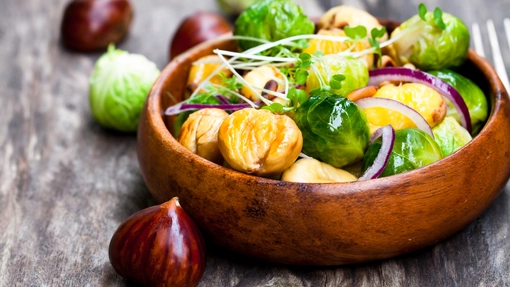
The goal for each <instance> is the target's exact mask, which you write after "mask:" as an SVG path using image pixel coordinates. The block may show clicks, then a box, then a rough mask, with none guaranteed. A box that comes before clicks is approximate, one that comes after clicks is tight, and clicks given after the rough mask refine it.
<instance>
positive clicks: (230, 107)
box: [165, 103, 252, 116]
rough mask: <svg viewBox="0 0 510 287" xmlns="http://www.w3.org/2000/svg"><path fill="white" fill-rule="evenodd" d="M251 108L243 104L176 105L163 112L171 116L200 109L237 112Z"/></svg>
mask: <svg viewBox="0 0 510 287" xmlns="http://www.w3.org/2000/svg"><path fill="white" fill-rule="evenodd" d="M251 107H252V106H251V105H250V104H248V103H243V104H185V103H181V104H177V105H174V106H171V107H169V108H168V109H166V111H165V115H167V116H173V115H177V114H180V113H182V112H186V111H195V110H200V109H207V108H215V109H220V110H225V111H237V110H241V109H246V108H251Z"/></svg>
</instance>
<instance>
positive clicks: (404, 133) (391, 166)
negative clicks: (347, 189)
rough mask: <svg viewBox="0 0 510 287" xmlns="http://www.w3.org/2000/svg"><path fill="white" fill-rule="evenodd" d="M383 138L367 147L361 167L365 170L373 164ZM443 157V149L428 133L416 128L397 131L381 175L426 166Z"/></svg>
mask: <svg viewBox="0 0 510 287" xmlns="http://www.w3.org/2000/svg"><path fill="white" fill-rule="evenodd" d="M381 144H382V139H381V138H379V139H377V140H376V141H374V142H373V143H372V144H371V145H370V146H369V147H368V149H367V151H366V153H365V156H364V157H363V161H362V162H361V168H362V170H363V172H365V170H367V168H368V167H370V166H372V164H373V162H374V160H375V158H376V157H377V154H378V153H379V150H380V149H381ZM441 158H442V154H441V149H440V148H439V146H438V145H437V143H436V142H435V141H434V139H433V138H432V137H431V136H429V135H428V134H427V133H425V132H423V131H421V130H419V129H414V128H408V129H403V130H398V131H395V143H394V146H393V151H392V152H391V155H390V158H389V160H388V164H387V165H386V167H385V168H384V170H383V172H382V173H381V175H380V176H379V177H384V176H390V175H394V174H399V173H403V172H406V171H410V170H413V169H416V168H419V167H422V166H426V165H428V164H431V163H433V162H435V161H438V160H440V159H441Z"/></svg>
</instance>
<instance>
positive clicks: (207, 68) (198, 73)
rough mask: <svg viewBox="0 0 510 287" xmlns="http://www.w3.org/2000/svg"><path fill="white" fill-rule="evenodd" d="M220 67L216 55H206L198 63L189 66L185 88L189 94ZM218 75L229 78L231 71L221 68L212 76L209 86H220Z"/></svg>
mask: <svg viewBox="0 0 510 287" xmlns="http://www.w3.org/2000/svg"><path fill="white" fill-rule="evenodd" d="M221 65H222V62H221V60H220V58H219V57H218V56H217V55H208V56H205V57H202V58H200V59H198V61H196V62H194V63H193V65H191V69H190V71H189V74H188V82H187V87H188V89H189V90H190V91H191V92H194V91H195V90H196V89H197V88H198V85H200V83H201V82H203V81H204V80H205V79H206V78H207V77H209V76H210V75H211V73H212V72H214V71H215V70H216V69H217V68H218V67H219V66H221ZM220 74H223V75H225V77H227V78H230V77H231V76H232V71H230V70H229V69H228V68H226V67H225V68H223V69H221V71H220V72H219V73H218V74H217V75H214V76H213V77H212V78H211V79H210V80H209V82H210V83H211V84H217V85H221V84H223V81H222V79H221V77H220Z"/></svg>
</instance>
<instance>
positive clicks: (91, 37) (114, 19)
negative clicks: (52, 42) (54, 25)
mask: <svg viewBox="0 0 510 287" xmlns="http://www.w3.org/2000/svg"><path fill="white" fill-rule="evenodd" d="M132 18H133V9H132V8H131V4H130V3H129V1H127V0H74V1H72V2H70V3H69V5H68V6H67V7H66V9H65V11H64V17H63V19H62V25H61V35H62V41H63V43H64V45H65V46H66V47H68V48H69V49H72V50H75V51H80V52H88V51H95V50H100V49H105V48H106V47H107V46H108V45H109V44H110V43H118V42H119V41H120V40H122V38H124V36H125V35H126V34H127V32H128V30H129V26H130V25H131V20H132Z"/></svg>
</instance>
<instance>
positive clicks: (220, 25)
mask: <svg viewBox="0 0 510 287" xmlns="http://www.w3.org/2000/svg"><path fill="white" fill-rule="evenodd" d="M229 32H232V27H231V26H230V24H229V22H228V21H227V20H226V19H225V18H224V17H223V16H221V15H220V14H218V13H214V12H206V11H202V12H197V13H195V14H193V15H192V16H189V17H188V18H186V19H184V21H183V22H182V23H181V25H180V26H179V28H178V29H177V31H176V32H175V34H174V36H173V38H172V42H171V43H170V57H169V58H170V60H171V59H173V58H175V57H176V56H177V55H179V54H180V53H182V52H184V51H186V50H188V49H190V48H192V47H193V46H195V45H198V44H200V43H202V42H205V41H207V40H211V39H214V38H217V37H218V36H221V35H223V34H226V33H229Z"/></svg>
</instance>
